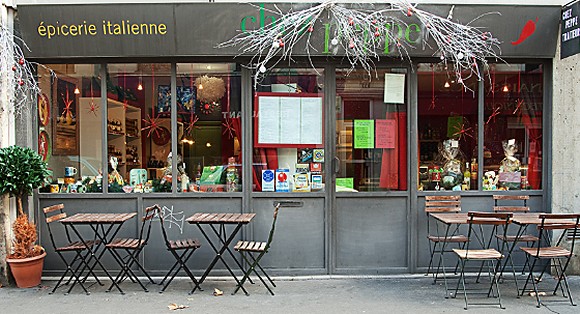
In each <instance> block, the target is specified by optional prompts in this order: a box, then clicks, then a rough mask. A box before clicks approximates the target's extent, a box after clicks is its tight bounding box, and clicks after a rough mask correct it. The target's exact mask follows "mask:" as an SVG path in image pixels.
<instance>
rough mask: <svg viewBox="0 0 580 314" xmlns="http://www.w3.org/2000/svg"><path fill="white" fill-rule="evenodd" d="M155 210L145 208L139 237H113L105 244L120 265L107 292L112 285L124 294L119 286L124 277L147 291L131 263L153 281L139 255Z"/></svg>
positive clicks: (147, 235) (145, 244) (146, 239)
mask: <svg viewBox="0 0 580 314" xmlns="http://www.w3.org/2000/svg"><path fill="white" fill-rule="evenodd" d="M155 214H156V212H155V211H154V210H153V209H152V208H146V209H145V212H144V215H143V218H142V225H141V231H140V232H139V238H116V239H113V240H112V241H111V242H110V243H108V244H107V248H108V249H109V250H110V251H111V252H112V253H113V254H111V255H112V256H113V258H114V259H115V261H116V262H117V263H118V264H119V266H121V270H120V271H119V274H118V275H117V277H116V278H115V279H114V280H113V283H112V284H111V286H110V287H109V289H107V292H109V291H111V289H113V287H114V286H116V287H117V289H119V292H120V293H121V294H125V293H124V292H123V290H121V288H120V287H119V284H120V283H121V282H123V281H124V280H125V279H127V278H129V279H130V280H131V281H132V282H134V283H135V282H136V283H138V284H139V285H140V286H141V288H142V289H143V291H145V292H149V290H148V289H147V287H145V285H144V284H143V283H142V282H141V280H140V279H139V277H137V275H136V274H135V272H134V271H133V269H132V268H131V267H132V266H133V264H136V265H137V267H138V268H139V269H140V270H141V271H142V272H143V274H144V275H145V276H146V277H147V279H149V282H150V283H153V284H154V283H155V282H154V281H153V279H152V278H151V276H149V274H148V273H147V271H146V270H145V268H144V267H143V265H141V263H139V259H138V258H139V255H140V254H141V252H142V251H143V249H144V248H145V246H147V243H148V242H149V236H150V235H151V221H152V220H153V218H154V217H155ZM118 250H124V251H125V253H126V255H125V257H123V256H121V254H120V253H118V252H117V251H118Z"/></svg>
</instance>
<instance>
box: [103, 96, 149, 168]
mask: <svg viewBox="0 0 580 314" xmlns="http://www.w3.org/2000/svg"><path fill="white" fill-rule="evenodd" d="M107 106H108V116H107V120H108V121H107V148H108V154H107V156H108V158H107V159H110V157H111V156H116V157H117V159H118V162H119V165H118V166H117V170H118V171H119V173H120V174H121V176H123V178H125V179H127V178H128V173H129V171H130V170H131V169H134V168H142V160H141V156H142V147H141V146H142V145H141V136H140V134H141V109H140V108H137V107H134V106H131V105H128V104H124V103H122V102H120V101H117V100H113V99H107Z"/></svg>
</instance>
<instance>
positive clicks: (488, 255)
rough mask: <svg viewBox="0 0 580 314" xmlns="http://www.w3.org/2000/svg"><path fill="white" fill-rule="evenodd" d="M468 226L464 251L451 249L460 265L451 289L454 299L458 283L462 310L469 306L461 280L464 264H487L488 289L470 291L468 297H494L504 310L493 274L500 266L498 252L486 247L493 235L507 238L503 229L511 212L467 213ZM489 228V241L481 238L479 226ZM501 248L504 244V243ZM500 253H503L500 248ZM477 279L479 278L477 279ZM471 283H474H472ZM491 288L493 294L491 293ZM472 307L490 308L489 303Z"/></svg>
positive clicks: (464, 285)
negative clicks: (500, 234) (458, 274)
mask: <svg viewBox="0 0 580 314" xmlns="http://www.w3.org/2000/svg"><path fill="white" fill-rule="evenodd" d="M467 216H468V224H469V229H468V233H467V238H468V239H469V241H468V242H467V244H466V245H465V248H464V249H453V252H455V254H456V255H457V257H458V258H459V261H460V265H461V274H460V278H459V281H458V282H457V286H456V288H455V297H457V291H458V290H459V284H461V285H462V287H463V297H464V299H465V309H466V310H467V306H468V304H469V302H468V300H467V284H466V278H465V270H466V266H467V262H470V261H476V262H482V263H485V264H487V273H488V278H489V279H490V286H489V288H484V289H477V288H475V287H474V288H471V289H470V294H477V293H479V294H486V295H487V297H488V298H489V297H490V296H491V297H494V298H495V297H497V300H498V303H497V304H498V305H499V307H500V308H502V309H503V308H504V307H503V305H502V304H501V293H500V291H499V284H498V280H497V279H498V278H497V273H498V271H499V268H500V265H501V259H502V258H503V255H502V253H500V251H498V250H496V249H494V248H490V247H489V246H488V245H489V243H491V242H492V241H491V238H492V237H493V234H496V232H501V233H503V235H504V236H505V235H507V229H508V228H507V227H508V225H509V223H510V220H511V218H512V217H513V214H512V213H488V212H468V213H467ZM485 225H490V226H493V229H492V231H491V234H490V237H489V240H488V237H487V236H486V235H485V230H484V228H483V226H485ZM477 244H479V247H476V248H474V246H475V245H477ZM504 245H505V242H504ZM500 250H501V252H503V251H504V248H503V247H502V248H501V249H500ZM477 277H478V278H479V275H478V276H477ZM474 284H475V283H474ZM494 288H495V293H494ZM471 304H472V305H491V304H493V303H489V302H487V303H471Z"/></svg>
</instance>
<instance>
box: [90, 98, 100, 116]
mask: <svg viewBox="0 0 580 314" xmlns="http://www.w3.org/2000/svg"><path fill="white" fill-rule="evenodd" d="M98 110H99V105H97V104H95V102H94V101H93V100H92V99H91V103H90V104H89V111H88V113H92V114H94V115H95V117H96V116H97V111H98Z"/></svg>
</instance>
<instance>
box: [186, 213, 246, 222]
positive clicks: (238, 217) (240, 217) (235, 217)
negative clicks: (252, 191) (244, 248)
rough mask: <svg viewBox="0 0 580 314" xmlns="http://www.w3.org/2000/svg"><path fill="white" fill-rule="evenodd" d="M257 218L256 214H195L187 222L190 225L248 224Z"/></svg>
mask: <svg viewBox="0 0 580 314" xmlns="http://www.w3.org/2000/svg"><path fill="white" fill-rule="evenodd" d="M255 216H256V214H255V213H246V214H239V213H195V214H193V215H191V216H190V217H189V218H187V219H186V221H187V222H188V223H190V224H215V223H219V224H237V223H244V224H246V223H249V222H250V221H252V219H253V218H254V217H255Z"/></svg>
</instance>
